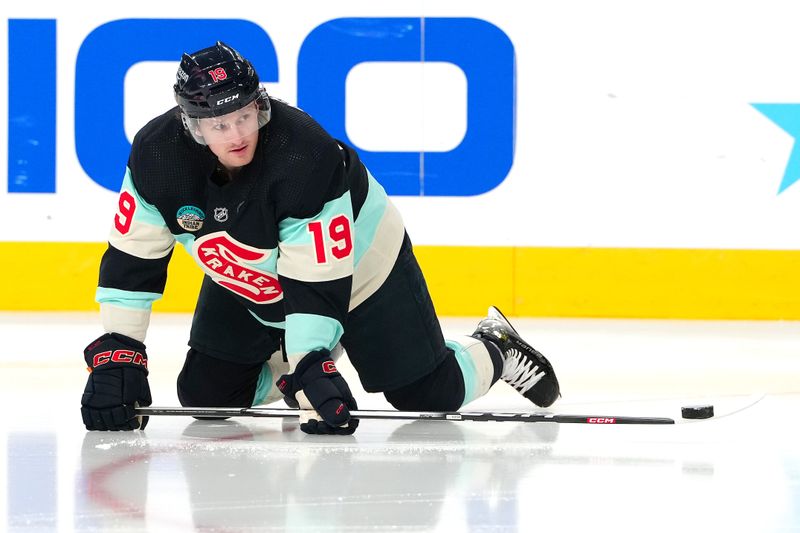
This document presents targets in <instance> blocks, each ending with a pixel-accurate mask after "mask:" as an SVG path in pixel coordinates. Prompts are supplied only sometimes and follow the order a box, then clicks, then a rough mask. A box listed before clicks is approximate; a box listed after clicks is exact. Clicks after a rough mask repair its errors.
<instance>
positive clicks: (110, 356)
mask: <svg viewBox="0 0 800 533" xmlns="http://www.w3.org/2000/svg"><path fill="white" fill-rule="evenodd" d="M109 362H111V363H132V364H134V365H140V366H143V367H145V368H147V358H146V357H145V356H144V355H142V354H141V353H139V352H136V351H133V350H114V351H113V352H112V351H111V350H109V351H107V352H100V353H99V354H96V355H95V356H94V358H93V359H92V367H93V368H97V367H98V366H103V365H104V364H106V363H109Z"/></svg>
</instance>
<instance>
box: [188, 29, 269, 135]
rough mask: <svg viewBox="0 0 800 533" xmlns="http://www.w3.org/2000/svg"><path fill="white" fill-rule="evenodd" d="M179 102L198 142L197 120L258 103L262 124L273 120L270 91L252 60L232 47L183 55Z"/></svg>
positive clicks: (224, 45) (224, 46) (218, 44)
mask: <svg viewBox="0 0 800 533" xmlns="http://www.w3.org/2000/svg"><path fill="white" fill-rule="evenodd" d="M173 89H174V91H175V100H176V101H177V102H178V105H179V106H180V108H181V114H182V116H183V122H184V125H185V126H186V128H187V130H189V132H190V133H191V134H192V136H193V137H194V138H195V140H196V141H198V142H200V143H202V144H205V142H204V140H203V139H202V137H200V138H198V136H197V135H196V127H195V126H196V120H197V119H205V118H215V117H221V116H223V115H227V114H229V113H232V112H234V111H237V110H239V109H242V108H244V107H245V106H247V105H248V104H250V103H251V102H253V101H255V102H256V105H257V108H258V111H259V113H258V115H259V124H258V127H259V128H260V127H262V126H264V125H265V124H266V123H267V122H269V119H270V104H269V97H268V96H267V92H266V91H265V90H264V89H263V88H262V87H261V86H260V85H259V80H258V74H257V73H256V71H255V69H254V68H253V65H252V64H250V61H248V60H247V59H245V58H244V57H242V55H241V54H240V53H239V52H237V51H236V50H235V49H233V48H232V47H230V46H228V45H227V44H225V43H223V42H221V41H217V44H215V45H214V46H210V47H208V48H204V49H202V50H199V51H197V52H195V53H193V54H183V57H182V58H181V63H180V66H179V67H178V72H177V73H176V75H175V85H174V86H173Z"/></svg>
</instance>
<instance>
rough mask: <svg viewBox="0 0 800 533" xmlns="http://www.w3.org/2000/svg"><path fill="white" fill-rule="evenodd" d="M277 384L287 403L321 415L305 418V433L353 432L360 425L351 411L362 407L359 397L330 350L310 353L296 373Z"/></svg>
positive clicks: (302, 427)
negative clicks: (353, 392)
mask: <svg viewBox="0 0 800 533" xmlns="http://www.w3.org/2000/svg"><path fill="white" fill-rule="evenodd" d="M277 385H278V389H280V391H281V392H283V394H284V396H285V397H286V403H287V404H289V405H290V406H292V407H299V408H300V409H313V410H314V411H316V414H317V415H318V418H321V420H318V419H315V418H310V419H308V420H303V419H302V418H301V420H300V429H301V430H302V431H303V433H310V434H335V435H352V434H353V432H355V430H356V427H358V420H356V419H355V418H350V410H353V409H358V406H357V405H356V400H355V398H353V394H352V393H351V392H350V387H348V386H347V382H346V381H345V380H344V378H343V377H342V375H341V374H339V371H338V370H336V365H334V363H333V359H331V355H330V352H329V351H328V350H319V351H314V352H310V353H309V354H308V355H306V356H305V357H303V359H301V360H300V362H299V363H298V364H297V368H295V369H294V372H293V373H292V374H284V375H283V376H281V377H280V379H278V381H277Z"/></svg>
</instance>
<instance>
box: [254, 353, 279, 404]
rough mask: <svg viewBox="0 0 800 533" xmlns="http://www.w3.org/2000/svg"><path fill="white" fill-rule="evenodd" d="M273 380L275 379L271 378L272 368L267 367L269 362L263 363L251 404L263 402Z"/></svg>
mask: <svg viewBox="0 0 800 533" xmlns="http://www.w3.org/2000/svg"><path fill="white" fill-rule="evenodd" d="M273 381H275V380H274V379H272V369H271V368H270V367H269V363H264V366H262V367H261V373H260V374H259V375H258V381H257V382H256V393H255V395H254V396H253V405H259V404H261V403H263V402H264V400H265V399H266V398H267V395H268V394H269V391H270V389H272V382H273Z"/></svg>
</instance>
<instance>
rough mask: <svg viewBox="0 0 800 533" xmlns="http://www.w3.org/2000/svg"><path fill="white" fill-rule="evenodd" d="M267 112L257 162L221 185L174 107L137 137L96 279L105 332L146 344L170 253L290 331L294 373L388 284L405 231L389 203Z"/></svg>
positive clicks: (326, 145) (339, 148)
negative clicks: (180, 251)
mask: <svg viewBox="0 0 800 533" xmlns="http://www.w3.org/2000/svg"><path fill="white" fill-rule="evenodd" d="M271 104H272V118H271V120H270V122H269V123H268V124H267V125H266V126H265V127H264V128H262V129H261V131H260V133H259V139H258V146H257V148H256V150H255V155H254V159H253V161H252V162H251V163H250V164H248V165H247V166H245V167H243V168H242V169H241V170H240V172H239V173H238V174H237V175H236V177H235V178H234V179H233V180H232V181H231V182H229V183H226V184H224V185H218V184H217V183H216V182H215V180H213V179H212V177H213V176H214V173H215V171H216V168H217V165H218V162H217V158H216V156H214V154H213V153H212V152H211V151H210V150H209V149H208V148H207V147H205V146H201V145H199V144H197V143H196V142H195V141H194V140H192V139H191V138H190V137H189V136H188V135H187V134H186V132H185V131H184V128H183V124H182V122H181V118H180V114H179V110H178V108H177V107H176V108H174V109H172V110H170V111H168V112H167V113H165V114H163V115H161V116H159V117H157V118H155V119H154V120H152V121H151V122H150V123H148V124H147V125H146V126H145V127H144V128H142V129H141V131H139V133H138V134H137V135H136V137H135V138H134V141H133V146H132V149H131V154H130V158H129V160H128V167H127V172H126V174H125V178H124V180H123V184H122V189H121V191H120V196H119V209H118V212H117V214H116V215H115V217H114V224H113V227H112V229H111V235H110V237H109V246H108V250H107V251H106V253H105V254H104V256H103V259H102V262H101V266H100V282H99V287H98V289H97V296H96V299H97V301H98V302H100V304H101V315H102V317H103V324H104V327H105V329H106V330H107V331H114V332H118V333H123V334H126V335H129V336H132V337H134V338H138V339H140V340H144V336H145V334H146V330H147V325H148V324H149V316H150V309H151V305H152V302H153V301H154V300H156V299H158V298H160V297H161V295H162V293H163V291H164V287H165V284H166V278H167V264H168V262H169V260H170V257H171V256H172V252H173V248H174V245H175V242H179V243H180V244H181V245H183V246H184V248H185V249H186V250H187V251H188V252H189V253H190V254H191V255H192V256H193V258H194V259H195V261H196V262H197V263H198V265H199V266H200V268H201V269H202V270H203V271H204V272H205V274H206V275H207V276H209V277H210V278H211V279H212V280H213V281H214V282H215V283H217V284H219V285H220V286H222V287H224V288H226V289H228V290H229V291H230V292H231V293H232V294H233V295H234V297H235V298H236V299H237V300H238V301H240V302H241V304H242V305H244V306H246V307H247V309H248V310H249V311H250V313H251V314H252V315H253V317H254V319H255V320H258V321H260V322H261V323H263V324H265V325H270V326H274V327H280V328H285V329H286V340H285V345H286V351H287V355H288V356H289V361H290V363H296V362H297V360H299V358H301V357H302V356H304V355H305V354H306V353H308V352H309V351H312V350H317V349H321V348H326V349H332V348H333V347H334V346H335V345H336V343H337V342H338V341H339V339H340V337H341V335H342V333H343V327H344V324H345V323H346V320H345V318H346V316H347V313H348V311H349V310H351V309H353V308H355V307H356V306H357V305H359V304H360V303H361V302H363V301H364V300H365V299H366V298H367V297H368V296H370V295H371V294H372V293H374V292H375V291H376V290H377V289H378V288H379V287H380V285H381V284H382V283H383V282H384V281H385V280H386V277H387V276H388V274H389V272H390V270H391V268H392V266H393V264H394V262H395V259H396V258H397V254H398V251H399V249H400V245H401V243H402V240H403V234H404V228H403V223H402V220H401V218H400V215H399V213H398V211H397V210H396V209H395V207H394V206H393V205H392V203H391V201H390V200H389V199H388V197H387V195H386V193H385V191H384V189H383V188H382V187H381V186H380V185H379V184H378V182H377V181H376V180H375V179H374V178H373V177H372V176H371V174H370V173H369V172H368V170H367V169H366V168H365V167H364V165H362V164H361V162H360V160H359V158H358V156H357V154H356V152H355V151H354V150H353V149H352V148H350V147H348V146H346V145H344V144H343V143H341V142H338V141H336V140H335V139H333V138H331V137H330V136H329V135H328V134H327V133H326V132H325V131H324V130H323V129H322V127H321V126H319V124H317V123H316V122H315V121H314V120H313V119H312V118H311V117H309V116H308V115H307V114H305V113H304V112H302V111H301V110H299V109H297V108H295V107H292V106H290V105H288V104H286V103H284V102H281V101H280V100H275V99H272V100H271ZM292 366H294V364H292Z"/></svg>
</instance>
